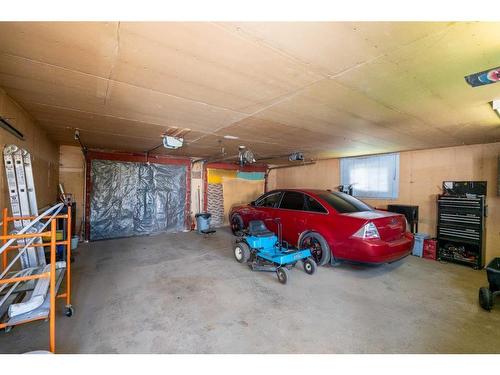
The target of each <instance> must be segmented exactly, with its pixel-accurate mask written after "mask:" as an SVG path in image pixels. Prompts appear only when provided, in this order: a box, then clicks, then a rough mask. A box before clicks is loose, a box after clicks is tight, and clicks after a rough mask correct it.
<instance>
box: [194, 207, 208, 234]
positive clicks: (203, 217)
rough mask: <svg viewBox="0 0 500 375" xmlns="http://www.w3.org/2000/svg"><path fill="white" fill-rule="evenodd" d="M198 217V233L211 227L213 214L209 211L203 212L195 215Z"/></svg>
mask: <svg viewBox="0 0 500 375" xmlns="http://www.w3.org/2000/svg"><path fill="white" fill-rule="evenodd" d="M194 217H195V218H196V229H197V231H198V233H200V234H203V233H204V232H206V231H208V230H209V229H210V218H211V217H212V214H210V213H208V212H202V213H199V214H196V215H194Z"/></svg>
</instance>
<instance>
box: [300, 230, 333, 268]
mask: <svg viewBox="0 0 500 375" xmlns="http://www.w3.org/2000/svg"><path fill="white" fill-rule="evenodd" d="M300 248H301V249H310V250H311V256H312V258H313V259H314V261H315V262H316V264H317V265H318V266H324V265H325V264H326V263H327V262H328V261H329V260H330V246H328V243H327V242H326V240H325V239H324V238H323V236H322V235H321V234H319V233H314V232H311V233H307V234H306V235H305V236H304V237H303V238H302V240H301V241H300Z"/></svg>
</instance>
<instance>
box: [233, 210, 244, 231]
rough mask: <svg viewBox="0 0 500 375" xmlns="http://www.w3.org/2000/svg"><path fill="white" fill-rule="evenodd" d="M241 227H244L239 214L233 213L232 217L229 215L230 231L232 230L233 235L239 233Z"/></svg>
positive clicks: (241, 229)
mask: <svg viewBox="0 0 500 375" xmlns="http://www.w3.org/2000/svg"><path fill="white" fill-rule="evenodd" d="M243 229H244V224H243V219H242V218H241V216H240V215H233V217H231V232H233V234H234V235H235V236H239V235H241V232H242V231H243Z"/></svg>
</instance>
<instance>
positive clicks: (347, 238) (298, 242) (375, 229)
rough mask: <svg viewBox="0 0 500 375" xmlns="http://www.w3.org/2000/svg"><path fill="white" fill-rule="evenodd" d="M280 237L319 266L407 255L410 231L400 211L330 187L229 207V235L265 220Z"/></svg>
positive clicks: (272, 195)
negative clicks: (381, 208)
mask: <svg viewBox="0 0 500 375" xmlns="http://www.w3.org/2000/svg"><path fill="white" fill-rule="evenodd" d="M277 218H279V219H280V221H281V223H282V230H283V240H285V241H287V242H288V243H289V244H290V245H293V246H297V247H300V248H310V249H311V250H312V254H313V257H314V258H315V260H316V262H317V263H318V264H319V265H324V264H326V263H327V262H328V261H331V262H332V263H334V262H335V261H339V260H348V261H353V262H360V263H371V264H380V263H391V262H394V261H396V260H399V259H401V258H403V257H405V256H407V255H408V254H410V253H411V250H412V248H413V241H414V238H413V235H412V234H411V233H410V232H409V226H408V223H407V222H406V219H405V217H404V216H403V215H400V214H396V213H392V212H387V211H378V210H375V209H373V208H372V207H370V206H368V205H367V204H366V203H363V202H362V201H360V200H359V199H356V198H354V197H352V196H350V195H348V194H344V193H340V192H336V191H330V190H309V189H304V190H302V189H300V190H299V189H285V190H274V191H270V192H268V193H266V194H264V195H262V196H261V197H259V198H258V199H257V200H255V201H254V202H251V203H250V204H248V205H243V206H238V207H233V208H232V209H231V211H230V212H229V222H230V223H231V229H232V231H233V233H234V234H237V233H238V232H240V231H242V230H243V229H245V228H246V227H247V226H248V223H249V222H250V221H251V220H264V221H265V223H266V225H267V227H268V228H269V229H270V230H272V231H274V232H275V233H277V224H276V223H275V220H273V219H277Z"/></svg>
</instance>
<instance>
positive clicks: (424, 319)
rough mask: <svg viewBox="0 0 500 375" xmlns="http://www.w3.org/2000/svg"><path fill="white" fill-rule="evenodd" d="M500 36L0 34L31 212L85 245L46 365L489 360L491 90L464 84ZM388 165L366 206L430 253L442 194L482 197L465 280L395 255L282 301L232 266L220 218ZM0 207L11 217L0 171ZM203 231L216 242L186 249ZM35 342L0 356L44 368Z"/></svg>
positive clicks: (497, 52) (22, 335) (496, 132)
mask: <svg viewBox="0 0 500 375" xmlns="http://www.w3.org/2000/svg"><path fill="white" fill-rule="evenodd" d="M499 34H500V23H492V22H316V23H315V22H253V23H252V22H241V23H224V22H222V23H217V22H191V23H189V22H188V23H182V22H0V119H1V120H2V121H3V122H2V124H3V125H2V129H0V141H1V144H2V146H6V145H16V146H17V147H19V148H22V149H25V150H27V151H28V152H29V153H30V154H31V161H32V168H33V175H34V183H35V186H36V197H37V202H38V207H39V208H41V209H42V208H46V207H49V206H53V205H54V204H55V203H57V202H59V201H60V197H61V195H62V194H61V189H60V187H61V188H63V191H64V196H65V197H68V196H70V198H68V199H70V201H71V202H72V204H71V208H72V211H70V212H73V214H74V223H73V228H74V229H73V232H72V235H71V236H70V238H69V239H71V237H73V235H75V236H78V239H79V244H78V247H77V248H76V249H74V250H73V254H72V257H73V260H74V261H73V262H71V261H70V262H67V263H72V265H71V272H72V277H71V279H72V284H71V289H72V292H71V293H72V297H71V300H72V303H71V304H72V305H73V307H74V314H73V315H72V316H71V317H67V316H65V313H64V309H63V308H64V303H63V302H62V301H58V302H57V309H56V311H55V321H56V323H55V324H56V327H57V328H56V342H57V349H56V352H57V353H498V350H499V348H500V335H498V328H499V327H500V314H499V307H498V304H497V306H496V307H495V306H494V307H493V309H492V310H491V312H487V311H484V309H482V308H481V306H480V305H479V303H478V289H479V288H480V287H485V286H487V285H488V280H487V271H486V269H485V267H486V266H487V265H488V264H489V263H490V262H491V261H492V260H494V259H495V258H497V257H500V231H499V226H500V206H499V204H500V198H499V196H500V187H499V184H500V182H499V181H500V174H499V170H500V164H499V155H500V117H499V116H500V112H498V111H499V110H500V84H495V83H492V84H485V85H481V86H478V87H471V85H470V84H468V82H466V80H465V79H464V77H466V76H469V75H471V74H473V73H476V72H482V71H485V70H487V69H490V68H494V67H496V66H498V65H499V61H500V49H499V42H498V35H499ZM497 69H498V68H497ZM497 80H498V77H497ZM495 103H498V104H495ZM496 105H498V107H496ZM495 108H497V109H498V110H496V109H495ZM12 129H14V130H12ZM16 131H17V133H20V134H21V137H20V136H19V134H17V135H16V134H15V132H16ZM179 140H180V141H181V143H182V145H181V146H180V147H177V148H175V147H171V145H168V142H169V141H173V142H175V141H179ZM165 144H167V146H168V147H165V146H164V145H165ZM242 146H244V147H243V148H242ZM297 154H301V155H302V156H303V158H302V157H299V158H298V159H299V160H290V159H293V157H290V155H297ZM388 154H395V155H397V158H398V170H397V173H396V174H397V180H395V181H396V188H395V195H394V196H393V197H391V198H389V199H388V198H383V197H382V198H380V197H371V198H366V197H360V199H361V200H363V201H364V202H366V203H367V204H369V205H371V206H373V207H375V208H377V209H381V210H387V209H388V205H412V206H418V232H419V233H425V234H427V235H428V237H430V238H437V237H438V232H437V230H438V229H437V228H438V224H439V223H438V214H439V213H438V207H439V206H438V197H439V196H440V195H441V194H443V183H444V182H448V181H452V182H463V181H467V182H469V181H473V182H476V181H481V182H486V183H487V185H486V186H487V187H486V194H485V197H486V198H485V202H486V203H485V205H486V206H487V215H486V217H485V218H484V228H483V234H482V235H483V236H484V237H483V241H482V245H481V246H483V257H482V259H481V262H482V264H481V265H480V266H479V267H475V268H478V269H475V268H474V267H467V266H464V265H463V264H457V263H455V262H451V261H445V260H442V259H441V260H440V261H439V260H437V259H435V260H432V259H426V258H423V257H421V256H412V255H410V256H407V257H405V258H404V259H401V260H399V261H397V262H394V263H390V264H382V265H378V266H369V265H363V264H354V263H351V262H341V263H339V264H334V265H325V266H322V267H318V270H317V272H316V274H315V275H313V276H309V275H307V274H305V273H304V272H299V271H296V270H293V271H291V272H290V273H291V275H292V276H291V280H290V281H289V282H288V283H287V285H281V284H280V283H279V282H278V281H277V280H276V276H275V275H274V274H272V273H265V272H251V271H250V270H249V269H248V268H247V267H245V266H243V265H241V264H238V263H237V262H236V261H235V259H234V255H233V245H234V241H235V238H236V237H234V236H233V234H232V233H231V230H230V227H229V213H230V209H231V208H232V207H234V206H237V205H241V204H246V203H248V202H251V201H254V200H255V199H257V198H258V197H259V196H261V195H262V194H264V193H265V192H269V191H272V190H275V189H322V190H326V189H331V190H337V188H338V187H339V186H340V185H343V184H344V183H345V182H346V180H344V179H343V177H342V175H343V168H344V167H343V165H344V163H345V160H349V159H348V158H353V157H368V156H370V157H371V156H374V155H375V156H377V155H388ZM367 173H368V175H370V173H369V171H368V172H367ZM351 182H352V181H351ZM0 186H1V190H2V193H1V194H0V203H1V204H0V208H4V207H6V208H8V210H9V215H11V213H10V210H11V201H10V199H9V186H8V182H7V176H6V173H5V169H2V171H1V172H0ZM354 189H356V185H354ZM144 192H147V193H144ZM355 195H356V194H355ZM145 196H147V197H148V199H143V197H145ZM151 197H153V198H151ZM202 212H209V213H210V214H211V227H212V228H214V230H215V233H212V234H199V233H198V231H197V229H198V228H197V220H196V214H198V213H202ZM68 216H70V215H69V214H68ZM4 217H5V216H4ZM10 229H12V228H10ZM4 236H5V234H4ZM4 238H5V237H4ZM4 243H5V241H4ZM68 246H69V245H68ZM9 254H10V255H9V256H13V255H14V252H9ZM65 259H70V258H65ZM2 271H3V268H2ZM0 278H1V277H0ZM64 283H66V282H64ZM1 298H2V294H0V299H1ZM3 318H4V317H2V319H3ZM1 322H3V320H0V323H1ZM48 330H49V323H48V322H47V321H45V320H43V319H42V320H38V321H34V322H29V323H27V324H22V325H19V326H15V327H14V328H13V329H9V330H5V332H4V331H2V332H0V352H1V353H15V354H19V353H25V352H29V351H35V350H47V349H48V343H49V339H48Z"/></svg>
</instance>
